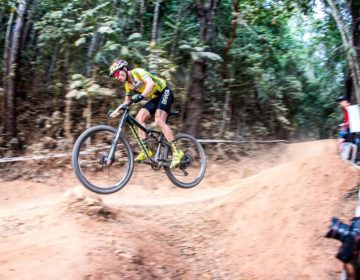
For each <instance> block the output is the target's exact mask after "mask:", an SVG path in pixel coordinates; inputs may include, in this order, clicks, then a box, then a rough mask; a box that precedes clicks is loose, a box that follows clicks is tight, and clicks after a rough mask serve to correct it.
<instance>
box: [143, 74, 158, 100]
mask: <svg viewBox="0 0 360 280" xmlns="http://www.w3.org/2000/svg"><path fill="white" fill-rule="evenodd" d="M144 82H145V84H146V85H145V89H144V92H143V93H142V95H143V96H144V97H146V96H148V94H149V93H150V92H151V91H152V89H153V88H154V86H155V83H154V81H153V80H152V79H151V78H150V77H146V78H145V79H144Z"/></svg>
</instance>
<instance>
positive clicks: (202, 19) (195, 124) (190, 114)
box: [184, 0, 220, 136]
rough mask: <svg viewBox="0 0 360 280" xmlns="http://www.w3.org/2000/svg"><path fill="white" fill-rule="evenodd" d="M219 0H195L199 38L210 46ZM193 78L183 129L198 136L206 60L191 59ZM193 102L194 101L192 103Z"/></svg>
mask: <svg viewBox="0 0 360 280" xmlns="http://www.w3.org/2000/svg"><path fill="white" fill-rule="evenodd" d="M219 3H220V0H209V1H207V3H206V4H201V3H200V0H197V1H196V12H197V15H198V18H199V23H200V32H199V37H200V40H201V41H202V42H203V43H204V44H205V45H208V46H210V45H211V44H210V43H211V35H212V22H213V18H214V16H215V12H216V10H217V8H218V6H219ZM192 69H193V78H192V82H191V86H190V92H189V97H188V105H187V116H186V120H185V124H184V130H185V132H187V133H190V134H192V135H194V136H198V133H199V125H200V120H201V114H202V111H203V104H202V100H203V94H204V77H205V69H206V62H205V61H204V60H202V59H201V60H195V61H193V66H192ZM194 102H195V103H194Z"/></svg>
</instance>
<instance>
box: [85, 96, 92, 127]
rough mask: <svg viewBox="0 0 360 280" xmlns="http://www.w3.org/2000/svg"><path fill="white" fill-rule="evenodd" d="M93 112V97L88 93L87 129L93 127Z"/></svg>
mask: <svg viewBox="0 0 360 280" xmlns="http://www.w3.org/2000/svg"><path fill="white" fill-rule="evenodd" d="M91 114H92V99H91V96H89V95H88V97H87V100H86V114H85V118H86V129H88V128H90V127H91Z"/></svg>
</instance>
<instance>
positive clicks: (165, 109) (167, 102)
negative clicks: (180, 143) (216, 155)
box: [155, 87, 184, 168]
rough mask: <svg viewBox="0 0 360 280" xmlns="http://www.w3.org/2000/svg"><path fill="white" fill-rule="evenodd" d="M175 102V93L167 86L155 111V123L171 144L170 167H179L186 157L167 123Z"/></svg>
mask: <svg viewBox="0 0 360 280" xmlns="http://www.w3.org/2000/svg"><path fill="white" fill-rule="evenodd" d="M173 102H174V95H173V93H172V91H171V89H169V88H168V87H166V88H165V89H164V90H163V91H162V92H161V95H160V99H159V102H158V105H157V109H156V112H155V123H156V125H157V126H158V127H159V128H160V129H161V131H162V132H163V133H164V136H165V138H166V140H167V141H168V142H170V144H171V150H172V154H173V159H172V161H171V164H170V168H175V167H177V166H178V165H179V164H180V162H181V159H182V158H183V157H184V153H183V152H182V151H181V150H178V148H177V146H176V142H175V141H174V133H173V132H172V130H171V128H170V126H169V125H168V124H167V123H166V119H167V116H168V114H169V112H170V108H171V105H172V103H173Z"/></svg>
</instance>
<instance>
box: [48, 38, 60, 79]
mask: <svg viewBox="0 0 360 280" xmlns="http://www.w3.org/2000/svg"><path fill="white" fill-rule="evenodd" d="M59 49H60V43H59V42H56V45H55V48H54V49H53V53H52V56H51V61H50V64H49V67H48V71H47V75H46V81H47V82H50V81H51V78H52V75H53V72H54V69H55V66H56V62H57V57H58V54H59Z"/></svg>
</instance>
